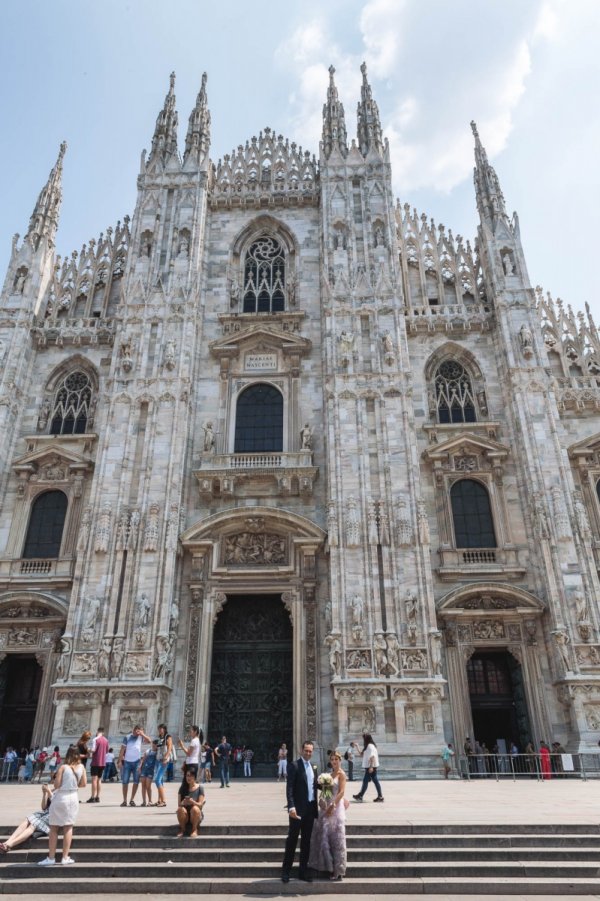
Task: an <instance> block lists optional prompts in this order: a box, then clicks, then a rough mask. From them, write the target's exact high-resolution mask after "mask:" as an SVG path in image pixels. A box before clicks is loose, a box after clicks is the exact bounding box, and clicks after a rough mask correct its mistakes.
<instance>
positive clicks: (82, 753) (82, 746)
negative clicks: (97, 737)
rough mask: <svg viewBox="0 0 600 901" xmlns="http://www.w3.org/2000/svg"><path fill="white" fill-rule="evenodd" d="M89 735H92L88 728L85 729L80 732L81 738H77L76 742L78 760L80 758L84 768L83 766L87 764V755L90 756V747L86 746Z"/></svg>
mask: <svg viewBox="0 0 600 901" xmlns="http://www.w3.org/2000/svg"><path fill="white" fill-rule="evenodd" d="M91 737H92V733H91V732H90V731H89V730H86V731H85V732H84V733H83V734H82V736H81V738H80V739H79V741H78V742H77V748H78V750H79V758H80V760H81V763H82V764H83V766H84V769H85V767H86V766H87V762H88V760H89V757H90V749H89V747H88V742H89V740H90V738H91Z"/></svg>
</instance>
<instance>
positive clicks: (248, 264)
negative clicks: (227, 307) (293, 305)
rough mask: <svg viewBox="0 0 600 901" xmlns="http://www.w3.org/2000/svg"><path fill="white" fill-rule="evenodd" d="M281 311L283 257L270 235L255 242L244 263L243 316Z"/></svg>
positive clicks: (283, 289) (279, 246) (282, 303)
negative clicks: (244, 314) (245, 314)
mask: <svg viewBox="0 0 600 901" xmlns="http://www.w3.org/2000/svg"><path fill="white" fill-rule="evenodd" d="M284 308H285V257H284V254H283V249H282V247H281V244H280V243H279V242H278V241H276V240H275V238H272V237H271V236H270V235H263V236H262V237H261V238H259V239H258V240H257V241H255V242H254V243H253V244H252V245H251V247H250V248H249V249H248V252H247V253H246V260H245V263H244V303H243V311H244V313H280V312H282V311H283V309H284Z"/></svg>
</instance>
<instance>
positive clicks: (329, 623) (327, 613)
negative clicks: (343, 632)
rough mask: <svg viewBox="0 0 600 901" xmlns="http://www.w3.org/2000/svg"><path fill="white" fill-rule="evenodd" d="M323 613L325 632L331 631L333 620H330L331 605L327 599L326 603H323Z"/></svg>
mask: <svg viewBox="0 0 600 901" xmlns="http://www.w3.org/2000/svg"><path fill="white" fill-rule="evenodd" d="M324 614H325V628H326V630H327V632H331V629H332V628H333V622H332V607H331V601H330V600H328V601H327V603H326V604H325V607H324Z"/></svg>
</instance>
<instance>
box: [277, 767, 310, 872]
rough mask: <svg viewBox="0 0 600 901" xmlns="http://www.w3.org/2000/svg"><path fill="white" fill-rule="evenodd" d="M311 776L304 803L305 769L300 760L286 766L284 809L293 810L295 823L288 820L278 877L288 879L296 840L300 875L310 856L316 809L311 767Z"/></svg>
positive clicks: (291, 818)
mask: <svg viewBox="0 0 600 901" xmlns="http://www.w3.org/2000/svg"><path fill="white" fill-rule="evenodd" d="M310 769H311V773H312V774H313V799H314V800H313V801H309V800H308V782H307V781H306V768H305V766H304V760H303V758H302V757H300V758H299V759H298V760H294V761H293V762H292V763H290V764H289V766H288V769H287V806H288V810H290V809H291V808H292V807H295V808H296V813H297V814H298V816H299V817H300V819H299V820H296V819H294V818H293V817H290V826H289V831H288V836H287V839H286V842H285V854H284V857H283V866H282V875H284V876H289V875H290V871H291V869H292V865H293V863H294V854H295V853H296V845H297V844H298V836H300V875H301V876H302V875H303V874H304V873H306V871H307V869H308V856H309V854H310V837H311V834H312V831H313V826H314V823H315V820H316V818H317V816H318V807H317V774H316V769H315V768H314V767H313V766H312V764H311V768H310Z"/></svg>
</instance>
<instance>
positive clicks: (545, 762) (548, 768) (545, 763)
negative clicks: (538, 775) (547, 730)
mask: <svg viewBox="0 0 600 901" xmlns="http://www.w3.org/2000/svg"><path fill="white" fill-rule="evenodd" d="M540 765H541V769H542V779H552V765H551V763H550V748H549V747H548V745H547V744H546V742H545V741H541V742H540Z"/></svg>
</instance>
